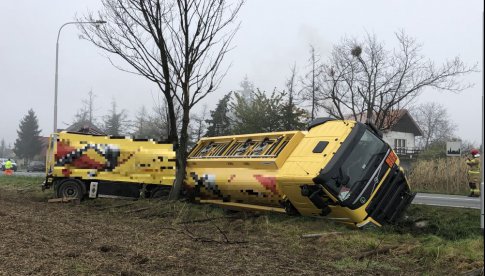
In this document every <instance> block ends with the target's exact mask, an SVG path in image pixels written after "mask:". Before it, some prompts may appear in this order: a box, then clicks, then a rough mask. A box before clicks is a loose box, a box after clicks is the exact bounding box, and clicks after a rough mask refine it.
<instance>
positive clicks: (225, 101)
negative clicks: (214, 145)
mask: <svg viewBox="0 0 485 276" xmlns="http://www.w3.org/2000/svg"><path fill="white" fill-rule="evenodd" d="M230 100H231V93H229V94H227V95H225V96H224V97H223V98H222V99H220V100H219V102H218V103H217V106H216V109H214V110H211V112H210V116H211V117H210V119H208V120H206V121H205V122H206V123H207V125H208V127H207V133H206V136H209V137H214V136H223V135H229V134H231V133H232V129H231V119H230V117H229V101H230Z"/></svg>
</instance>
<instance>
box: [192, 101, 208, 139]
mask: <svg viewBox="0 0 485 276" xmlns="http://www.w3.org/2000/svg"><path fill="white" fill-rule="evenodd" d="M207 111H208V109H207V105H206V104H204V105H203V106H202V111H201V112H200V113H199V114H196V115H195V116H193V118H192V121H193V122H194V125H193V127H192V128H193V132H192V136H193V137H192V138H193V140H195V141H199V140H200V138H202V136H203V135H204V133H206V132H207V125H206V122H205V121H206V120H207Z"/></svg>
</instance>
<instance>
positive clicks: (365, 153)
mask: <svg viewBox="0 0 485 276" xmlns="http://www.w3.org/2000/svg"><path fill="white" fill-rule="evenodd" d="M387 149H388V147H387V146H386V145H385V143H384V142H383V141H382V140H380V139H379V138H377V137H376V136H375V135H374V134H372V133H371V132H370V131H369V130H366V131H365V132H364V134H363V135H362V137H361V138H360V140H359V142H358V143H357V144H356V145H355V146H354V148H353V149H352V152H351V153H350V154H349V156H348V157H347V158H346V160H345V161H344V162H343V163H342V166H341V167H340V174H341V179H343V180H344V181H342V182H341V184H342V185H341V186H340V187H338V188H337V193H338V195H339V199H340V200H342V201H345V200H346V199H348V198H349V197H350V195H351V194H355V193H358V192H359V191H360V190H361V189H362V187H363V186H364V185H365V184H366V183H367V182H368V180H369V178H370V176H371V175H372V173H373V172H374V171H375V170H376V169H377V167H378V166H379V164H380V161H382V158H383V157H384V155H385V153H386V152H387ZM336 184H337V183H336Z"/></svg>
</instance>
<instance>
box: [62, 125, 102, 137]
mask: <svg viewBox="0 0 485 276" xmlns="http://www.w3.org/2000/svg"><path fill="white" fill-rule="evenodd" d="M64 130H65V131H69V132H77V133H84V134H92V135H106V133H104V132H103V131H102V130H101V129H100V128H98V127H97V126H95V125H94V124H92V123H90V122H76V123H74V124H72V125H70V126H69V127H68V128H66V129H64Z"/></svg>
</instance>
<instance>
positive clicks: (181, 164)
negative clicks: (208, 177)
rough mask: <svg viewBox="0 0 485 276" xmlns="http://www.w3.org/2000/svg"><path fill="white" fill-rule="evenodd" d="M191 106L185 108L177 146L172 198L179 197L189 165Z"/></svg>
mask: <svg viewBox="0 0 485 276" xmlns="http://www.w3.org/2000/svg"><path fill="white" fill-rule="evenodd" d="M189 112H190V110H189V108H184V112H183V113H184V114H183V118H182V130H181V133H180V139H179V144H178V148H177V166H178V167H177V174H176V179H175V183H174V185H173V189H172V192H171V194H170V199H178V198H179V196H180V192H181V191H182V186H183V183H184V179H185V168H186V166H187V142H188V138H189V135H188V133H187V130H188V127H189V122H190V118H189Z"/></svg>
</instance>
